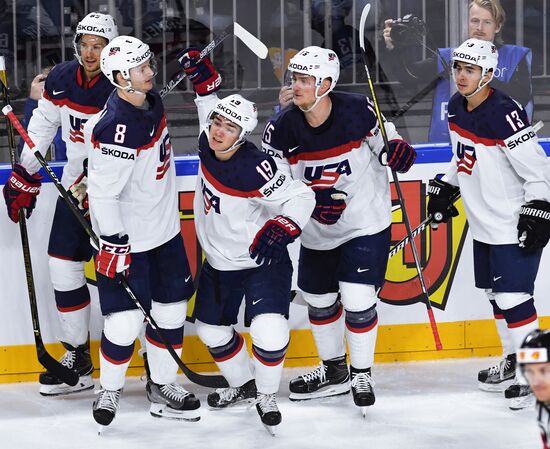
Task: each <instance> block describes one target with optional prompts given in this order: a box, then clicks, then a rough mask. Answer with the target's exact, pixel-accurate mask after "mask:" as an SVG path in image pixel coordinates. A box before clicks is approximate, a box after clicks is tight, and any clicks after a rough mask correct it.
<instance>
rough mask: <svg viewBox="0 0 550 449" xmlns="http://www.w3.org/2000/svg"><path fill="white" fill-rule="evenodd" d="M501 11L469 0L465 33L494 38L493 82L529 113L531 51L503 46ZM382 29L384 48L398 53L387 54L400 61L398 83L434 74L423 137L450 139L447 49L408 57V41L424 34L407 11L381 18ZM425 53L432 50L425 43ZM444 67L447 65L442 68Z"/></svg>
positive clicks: (494, 3)
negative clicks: (419, 57) (413, 58)
mask: <svg viewBox="0 0 550 449" xmlns="http://www.w3.org/2000/svg"><path fill="white" fill-rule="evenodd" d="M505 20H506V15H505V12H504V9H503V8H502V5H501V4H500V1H499V0H473V1H472V2H470V4H469V7H468V37H470V38H477V39H483V40H487V41H491V42H494V43H495V45H496V46H497V48H498V55H499V59H498V66H497V68H496V70H495V75H494V79H493V82H492V83H493V85H494V87H496V88H497V89H500V90H502V91H504V92H505V93H506V94H508V95H510V96H511V97H513V98H514V99H516V100H517V101H519V102H520V103H521V104H522V105H523V106H524V108H525V110H526V111H527V115H528V116H529V119H530V120H531V119H532V117H533V95H532V86H531V58H532V54H531V50H530V49H529V48H526V47H520V46H517V45H508V44H507V45H503V42H502V38H501V36H500V33H501V30H502V27H503V25H504V21H505ZM384 25H385V28H384V32H383V37H384V41H385V44H386V49H387V50H388V51H391V52H394V53H398V54H397V55H396V56H397V57H396V58H395V57H394V58H392V60H393V61H394V63H397V64H399V65H400V66H401V67H400V69H399V70H394V71H393V72H395V73H394V75H395V76H396V77H397V78H398V81H400V82H402V83H403V84H408V85H410V84H411V82H413V83H417V82H418V81H419V80H421V81H422V80H430V79H432V78H434V76H436V75H437V74H438V75H439V78H435V79H434V81H435V92H434V98H433V104H432V118H431V122H430V130H429V134H428V141H430V142H449V131H448V126H447V104H448V102H449V98H450V97H451V94H452V93H453V92H452V91H451V89H453V88H454V87H452V83H450V82H449V73H450V72H449V70H448V66H449V60H450V56H451V53H452V49H451V48H440V49H438V50H437V51H438V53H439V55H434V56H432V57H428V58H427V59H424V60H421V61H414V62H410V61H407V54H410V53H411V51H410V49H411V45H422V38H423V35H424V34H425V27H424V23H423V22H422V21H421V20H420V19H418V18H416V17H413V16H412V15H410V14H408V15H406V16H404V17H403V18H402V19H398V20H392V19H388V20H386V21H385V22H384ZM427 50H428V51H429V52H432V53H433V52H435V51H434V50H432V49H430V48H429V47H427ZM445 65H446V66H447V68H446V67H445Z"/></svg>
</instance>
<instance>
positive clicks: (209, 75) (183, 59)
mask: <svg viewBox="0 0 550 449" xmlns="http://www.w3.org/2000/svg"><path fill="white" fill-rule="evenodd" d="M200 54H201V52H200V51H199V50H198V49H197V48H195V47H189V48H186V49H185V50H183V51H182V52H180V53H178V56H177V58H178V61H179V63H180V66H181V68H182V69H183V71H184V72H185V73H186V74H187V77H188V78H189V81H191V82H192V83H193V89H195V92H196V93H197V94H198V95H208V94H211V93H213V92H216V91H217V90H218V89H219V88H220V86H221V83H222V77H221V75H220V74H219V73H218V71H217V70H216V69H215V67H214V65H213V64H212V61H210V58H209V57H208V56H205V57H204V58H203V59H202V61H199V57H200Z"/></svg>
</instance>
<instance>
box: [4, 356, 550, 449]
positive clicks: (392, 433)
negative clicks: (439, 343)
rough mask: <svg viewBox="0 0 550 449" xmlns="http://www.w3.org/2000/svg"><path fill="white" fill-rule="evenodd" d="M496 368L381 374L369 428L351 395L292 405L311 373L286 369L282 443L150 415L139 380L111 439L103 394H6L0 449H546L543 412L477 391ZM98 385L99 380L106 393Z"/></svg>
mask: <svg viewBox="0 0 550 449" xmlns="http://www.w3.org/2000/svg"><path fill="white" fill-rule="evenodd" d="M494 361H495V359H488V358H484V359H467V360H444V361H433V362H411V363H387V364H378V365H376V366H375V369H374V371H373V375H374V378H375V381H376V387H375V391H376V404H375V405H374V406H373V407H371V408H369V410H368V413H367V417H366V419H363V418H362V416H361V413H360V411H359V410H358V409H357V408H356V407H355V406H354V405H353V401H352V399H351V396H350V395H346V396H340V397H337V398H331V399H324V400H315V401H307V402H290V401H289V400H288V380H289V379H291V378H292V377H294V376H296V375H298V374H301V373H304V372H305V371H306V369H303V368H293V369H285V374H284V379H283V382H282V387H281V392H280V395H279V401H278V402H279V406H280V409H281V413H282V415H283V422H282V424H281V425H280V426H279V428H278V430H277V435H276V436H275V437H272V436H270V435H269V434H268V433H267V432H266V430H265V429H264V428H263V427H262V426H261V424H260V422H259V418H258V416H257V413H256V410H255V409H254V408H250V409H247V408H246V407H241V408H233V409H226V410H221V411H213V410H209V409H208V406H207V405H206V394H207V393H208V390H207V389H205V388H200V387H196V386H194V385H191V384H189V383H187V382H185V386H186V388H188V389H189V390H190V391H193V392H195V393H197V394H198V395H199V398H200V399H201V402H202V403H203V406H202V417H201V420H200V421H199V422H194V423H193V422H189V423H188V422H180V421H169V420H163V419H158V418H157V419H156V418H153V417H151V416H150V415H149V411H148V410H149V407H148V402H147V399H146V398H145V394H144V388H145V384H144V382H143V381H141V380H140V379H139V378H137V377H133V378H129V379H128V380H127V384H126V387H125V390H124V393H123V397H122V400H121V407H120V409H119V411H118V414H117V416H116V418H115V420H114V421H113V423H112V424H111V425H110V426H109V427H107V428H105V430H104V431H103V433H102V434H101V436H98V435H97V427H96V424H95V422H94V421H93V418H92V413H91V409H92V402H93V400H94V397H95V396H94V394H93V392H91V391H89V392H85V393H80V394H76V395H72V396H66V397H63V398H61V397H58V398H43V397H41V396H40V395H39V394H38V384H36V383H23V384H6V385H0V447H2V448H10V449H12V448H13V449H37V448H43V449H49V448H56V449H88V448H90V449H92V448H93V449H104V448H105V449H109V448H113V449H114V448H116V449H121V448H122V449H124V448H131V449H151V448H161V449H171V448H178V449H185V448H188V449H203V448H223V449H248V448H255V449H258V448H260V449H261V448H262V447H265V448H269V449H272V448H273V449H277V448H281V449H283V448H284V449H294V448H296V449H298V448H299V449H302V448H312V449H321V448H330V449H344V448H345V449H350V448H351V449H355V448H357V449H359V448H361V449H378V448H384V449H393V448H399V449H436V448H437V449H444V448H473V449H477V448H480V449H493V448H494V449H507V448H510V449H511V448H514V449H521V448H540V447H542V445H541V443H540V437H539V434H538V430H537V425H536V418H535V412H534V410H526V411H520V412H513V411H511V410H509V409H508V404H507V400H505V399H504V397H503V395H502V394H501V393H486V392H482V391H480V390H478V389H477V372H478V370H479V369H482V368H486V367H488V366H489V365H490V364H491V363H493V362H494ZM97 384H98V382H97V380H96V385H97Z"/></svg>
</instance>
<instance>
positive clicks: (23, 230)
mask: <svg viewBox="0 0 550 449" xmlns="http://www.w3.org/2000/svg"><path fill="white" fill-rule="evenodd" d="M7 78H8V77H7V74H6V64H5V60H4V57H3V56H0V79H1V80H2V97H3V100H4V103H5V104H6V107H10V106H9V105H10V97H9V93H8V88H7V85H8V80H7ZM6 125H7V131H8V146H9V151H10V162H11V166H12V167H13V166H14V165H15V164H16V162H17V156H16V153H15V151H16V145H15V134H14V132H13V126H12V124H11V122H10V121H9V120H8V121H7V123H6ZM19 232H20V234H21V246H22V248H23V261H24V263H25V275H26V278H27V291H28V294H29V303H30V306H31V318H32V328H33V333H34V343H35V346H36V356H37V358H38V361H39V362H40V364H41V365H42V366H43V367H44V368H46V369H47V370H48V371H49V372H51V373H52V374H53V375H54V376H56V377H57V378H58V379H60V380H62V381H63V382H64V383H66V384H67V385H70V386H72V387H73V386H75V385H76V384H77V383H78V378H79V376H78V374H77V373H76V371H73V370H71V369H69V368H67V367H66V366H65V365H62V364H61V363H60V362H59V361H57V360H55V359H54V358H53V357H52V356H51V355H50V354H49V353H48V351H46V348H45V346H44V342H43V341H42V333H41V331H40V321H39V320H38V305H37V301H36V291H35V288H34V276H33V273H32V261H31V250H30V246H29V237H28V234H27V222H26V219H25V210H24V209H19Z"/></svg>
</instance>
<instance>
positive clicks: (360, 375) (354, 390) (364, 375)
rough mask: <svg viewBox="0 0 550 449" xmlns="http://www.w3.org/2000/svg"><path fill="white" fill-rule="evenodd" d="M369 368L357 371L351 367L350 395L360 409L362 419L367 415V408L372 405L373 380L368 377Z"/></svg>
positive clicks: (373, 399)
mask: <svg viewBox="0 0 550 449" xmlns="http://www.w3.org/2000/svg"><path fill="white" fill-rule="evenodd" d="M370 373H371V371H370V368H366V369H364V370H359V369H356V368H354V367H353V366H352V367H351V394H352V395H353V402H355V405H356V406H357V407H359V408H360V409H361V414H362V415H363V417H365V416H366V415H367V408H368V407H370V406H371V405H373V404H374V401H375V397H374V389H373V387H374V380H372V377H371V375H370Z"/></svg>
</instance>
